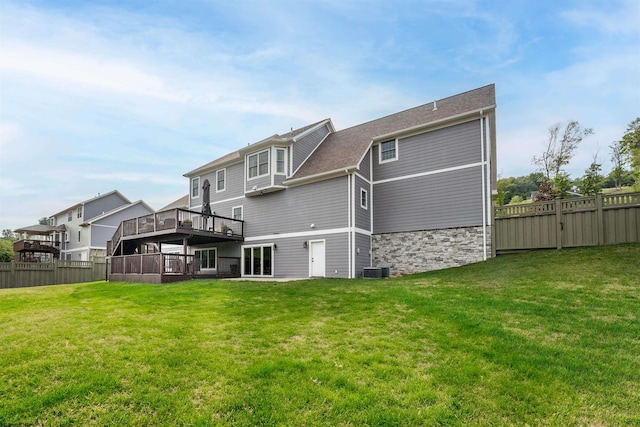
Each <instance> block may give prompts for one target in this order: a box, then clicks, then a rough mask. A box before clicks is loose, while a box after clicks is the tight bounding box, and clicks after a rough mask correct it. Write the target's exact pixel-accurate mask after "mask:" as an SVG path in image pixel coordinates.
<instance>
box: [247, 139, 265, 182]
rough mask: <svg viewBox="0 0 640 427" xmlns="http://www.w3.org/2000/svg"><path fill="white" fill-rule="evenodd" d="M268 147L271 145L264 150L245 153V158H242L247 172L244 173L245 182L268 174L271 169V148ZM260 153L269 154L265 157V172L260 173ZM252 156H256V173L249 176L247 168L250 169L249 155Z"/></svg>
mask: <svg viewBox="0 0 640 427" xmlns="http://www.w3.org/2000/svg"><path fill="white" fill-rule="evenodd" d="M270 148H271V147H268V148H265V149H264V150H260V151H256V152H253V153H251V154H247V155H246V156H245V159H244V160H245V167H246V169H247V173H246V174H245V179H246V180H247V182H248V181H253V180H254V179H258V178H262V177H264V176H267V175H269V173H270V171H271V165H270V163H271V150H270ZM262 153H267V156H269V158H268V159H267V172H266V173H263V174H261V173H260V154H262ZM252 156H256V173H257V175H256V176H252V177H250V176H249V170H250V166H249V157H252Z"/></svg>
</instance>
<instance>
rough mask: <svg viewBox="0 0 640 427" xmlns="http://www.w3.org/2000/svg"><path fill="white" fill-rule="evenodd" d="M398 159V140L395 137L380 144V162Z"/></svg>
mask: <svg viewBox="0 0 640 427" xmlns="http://www.w3.org/2000/svg"><path fill="white" fill-rule="evenodd" d="M397 159H398V140H397V139H394V140H391V141H386V142H383V143H382V144H380V163H383V162H389V161H392V160H397Z"/></svg>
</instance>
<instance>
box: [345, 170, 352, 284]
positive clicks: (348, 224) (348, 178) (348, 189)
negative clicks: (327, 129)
mask: <svg viewBox="0 0 640 427" xmlns="http://www.w3.org/2000/svg"><path fill="white" fill-rule="evenodd" d="M345 172H347V230H349V231H347V250H348V251H349V259H351V252H352V248H351V175H349V171H345ZM348 271H349V273H348V274H349V278H351V262H350V261H349V269H348Z"/></svg>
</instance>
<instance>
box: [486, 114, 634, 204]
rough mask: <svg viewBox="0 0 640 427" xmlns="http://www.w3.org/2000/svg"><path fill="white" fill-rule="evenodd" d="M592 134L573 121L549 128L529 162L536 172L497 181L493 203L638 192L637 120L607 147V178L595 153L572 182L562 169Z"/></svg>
mask: <svg viewBox="0 0 640 427" xmlns="http://www.w3.org/2000/svg"><path fill="white" fill-rule="evenodd" d="M592 134H593V129H591V128H585V127H583V126H582V125H581V124H580V123H579V122H578V121H573V120H572V121H569V122H568V123H566V124H565V125H563V124H561V123H557V124H555V125H553V126H551V127H550V128H549V133H548V137H547V141H546V145H545V149H544V151H543V152H542V154H540V155H537V156H533V159H532V163H533V165H534V166H536V168H537V170H536V171H535V172H532V173H530V174H529V175H525V176H520V177H508V178H500V179H499V180H498V183H497V187H498V188H497V190H498V191H497V194H496V195H495V196H494V202H495V204H496V205H498V206H502V205H505V204H516V203H522V202H523V201H525V200H528V199H532V200H533V201H541V200H553V199H556V198H567V197H569V196H570V195H571V194H572V192H573V190H575V192H577V193H578V194H580V195H582V196H592V195H595V194H597V193H598V192H600V191H601V190H602V189H604V188H622V187H631V188H632V189H633V190H635V191H640V117H638V118H636V119H635V120H633V121H631V122H630V123H629V124H628V126H627V129H626V131H625V134H624V135H623V136H622V137H621V138H620V140H618V141H614V142H612V143H611V144H610V145H609V150H610V151H609V155H610V159H611V162H612V164H613V168H612V170H611V171H610V172H609V173H608V174H607V175H604V174H603V172H602V163H601V162H600V161H599V159H598V155H597V153H596V154H595V155H594V156H593V160H592V162H591V164H590V165H589V167H588V168H587V169H585V171H584V175H582V176H580V177H578V178H575V179H572V178H571V177H570V176H569V174H568V173H567V172H566V171H565V169H564V167H565V166H567V165H568V164H569V162H570V161H571V159H572V158H573V157H574V155H575V153H576V150H577V149H578V146H579V145H580V143H581V142H582V140H583V139H585V138H587V137H588V136H590V135H592Z"/></svg>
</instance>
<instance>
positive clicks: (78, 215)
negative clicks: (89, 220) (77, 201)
mask: <svg viewBox="0 0 640 427" xmlns="http://www.w3.org/2000/svg"><path fill="white" fill-rule="evenodd" d="M76 216H77V217H78V218H82V207H79V208H78V212H77V214H76Z"/></svg>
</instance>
